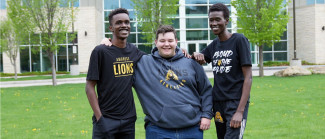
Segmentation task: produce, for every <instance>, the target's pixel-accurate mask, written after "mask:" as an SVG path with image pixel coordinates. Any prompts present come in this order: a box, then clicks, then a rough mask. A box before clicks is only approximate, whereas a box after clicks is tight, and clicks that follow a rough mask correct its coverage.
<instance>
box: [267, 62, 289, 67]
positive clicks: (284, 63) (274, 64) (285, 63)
mask: <svg viewBox="0 0 325 139" xmlns="http://www.w3.org/2000/svg"><path fill="white" fill-rule="evenodd" d="M263 65H264V66H265V67H272V66H288V65H290V63H289V62H287V61H265V62H263Z"/></svg>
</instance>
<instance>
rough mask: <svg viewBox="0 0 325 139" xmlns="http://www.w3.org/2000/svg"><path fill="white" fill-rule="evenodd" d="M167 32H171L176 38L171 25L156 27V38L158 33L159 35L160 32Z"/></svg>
mask: <svg viewBox="0 0 325 139" xmlns="http://www.w3.org/2000/svg"><path fill="white" fill-rule="evenodd" d="M167 32H173V33H174V35H175V39H177V38H176V31H175V29H174V27H173V26H171V25H160V26H159V27H158V29H157V32H156V40H157V39H158V35H159V34H160V33H162V34H165V33H167Z"/></svg>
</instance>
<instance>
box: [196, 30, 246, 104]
mask: <svg viewBox="0 0 325 139" xmlns="http://www.w3.org/2000/svg"><path fill="white" fill-rule="evenodd" d="M201 53H202V54H204V56H205V60H206V61H207V62H208V63H210V62H212V70H213V74H214V86H213V95H214V100H216V101H225V100H239V99H240V98H241V95H242V87H243V83H244V75H243V71H242V66H251V65H252V62H251V53H250V45H249V42H248V40H247V38H246V37H245V36H244V35H242V34H238V33H234V34H232V36H231V37H230V38H229V39H228V40H226V41H222V42H221V41H220V40H219V39H218V38H216V39H214V40H213V42H212V43H210V44H209V45H208V47H207V48H206V49H204V50H202V52H201Z"/></svg>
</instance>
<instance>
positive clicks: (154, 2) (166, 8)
mask: <svg viewBox="0 0 325 139" xmlns="http://www.w3.org/2000/svg"><path fill="white" fill-rule="evenodd" d="M132 2H133V3H134V5H133V6H134V9H135V10H136V15H137V18H138V21H139V24H140V27H139V29H140V30H141V33H142V34H143V38H142V39H144V40H146V41H147V42H148V43H150V44H148V45H149V46H152V43H153V42H154V40H155V36H156V30H157V29H158V27H159V25H163V24H164V25H169V24H172V21H173V17H174V16H175V15H176V13H177V10H178V7H179V6H178V0H132Z"/></svg>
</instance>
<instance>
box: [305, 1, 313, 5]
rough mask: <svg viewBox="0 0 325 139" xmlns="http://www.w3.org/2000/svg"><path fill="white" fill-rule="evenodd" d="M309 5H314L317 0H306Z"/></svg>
mask: <svg viewBox="0 0 325 139" xmlns="http://www.w3.org/2000/svg"><path fill="white" fill-rule="evenodd" d="M306 2H307V5H313V4H315V0H306Z"/></svg>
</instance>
